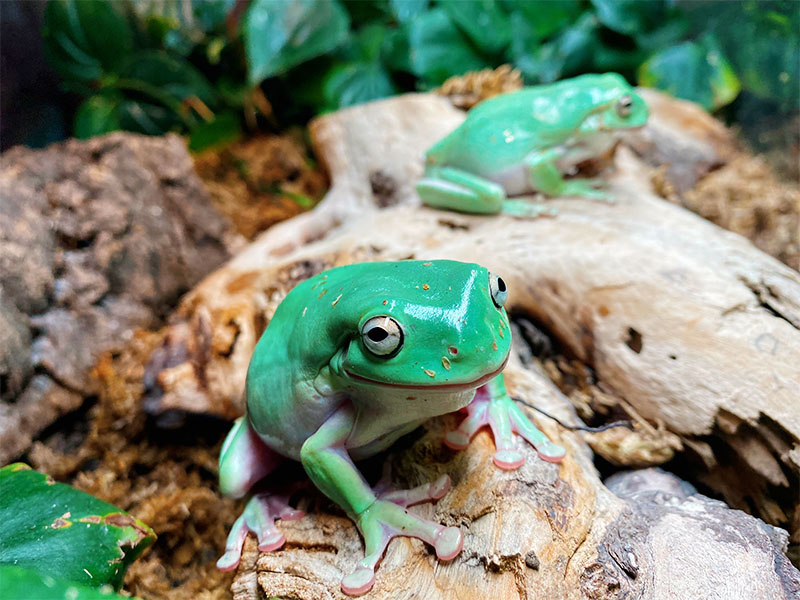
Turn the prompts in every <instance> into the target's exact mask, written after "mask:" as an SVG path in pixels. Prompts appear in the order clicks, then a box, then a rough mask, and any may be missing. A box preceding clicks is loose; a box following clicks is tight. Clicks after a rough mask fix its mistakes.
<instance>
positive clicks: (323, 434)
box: [300, 402, 463, 596]
mask: <svg viewBox="0 0 800 600" xmlns="http://www.w3.org/2000/svg"><path fill="white" fill-rule="evenodd" d="M355 416H356V413H355V409H354V408H353V406H352V404H351V403H350V402H347V403H345V404H344V405H342V406H341V407H340V408H339V409H338V410H337V411H336V412H335V413H334V414H333V415H332V416H331V417H329V418H328V420H327V421H325V423H324V424H323V425H322V426H321V427H320V428H319V429H318V430H317V432H316V433H315V434H314V435H313V436H311V437H310V438H308V440H306V442H305V444H303V447H302V449H301V451H300V460H301V461H302V463H303V467H304V468H305V470H306V472H307V473H308V475H309V476H310V477H311V480H312V481H313V482H314V483H315V484H316V486H317V487H318V488H319V489H320V490H321V491H322V492H323V493H324V494H325V495H326V496H328V497H329V498H330V499H331V500H333V501H334V502H336V503H337V504H338V505H339V506H341V507H342V508H343V509H344V510H345V512H346V513H347V515H348V516H349V517H350V518H351V519H353V521H355V523H356V525H357V526H358V529H359V531H360V532H361V535H362V536H363V537H364V545H365V548H366V550H365V556H364V559H363V560H361V561H360V562H359V563H358V567H357V568H356V570H355V571H354V572H353V573H351V574H350V575H347V576H346V577H345V578H344V579H343V580H342V591H343V592H344V593H345V594H350V595H353V596H358V595H361V594H364V593H366V592H367V591H369V590H370V589H371V588H372V585H373V584H374V582H375V565H376V564H377V563H378V561H379V560H380V559H381V556H383V553H384V551H385V550H386V546H387V545H388V543H389V540H391V539H392V538H393V537H396V536H398V535H405V536H411V537H417V538H420V539H421V540H423V541H425V542H427V543H429V544H431V545H432V546H433V547H434V549H435V550H436V555H437V556H438V557H439V558H440V559H442V560H449V559H451V558H453V557H455V556H456V555H457V554H458V553H459V552H460V551H461V546H462V544H463V537H462V535H461V531H460V530H459V529H458V528H457V527H443V526H441V525H439V524H437V523H433V522H431V521H426V520H424V519H421V518H419V517H417V516H416V515H413V514H411V513H409V512H408V511H407V510H405V507H406V506H408V505H410V504H415V503H417V502H423V501H425V500H429V499H438V498H440V497H441V496H443V495H444V494H445V493H446V492H447V490H448V489H449V487H450V486H449V483H450V482H449V479H447V478H446V477H445V478H440V479H439V480H437V481H436V482H435V483H433V484H426V485H423V486H419V487H417V488H414V489H413V490H407V491H406V492H387V493H384V494H381V495H380V496H377V495H376V494H375V492H374V491H373V490H372V489H370V487H369V485H368V484H367V482H366V481H365V480H364V478H363V477H362V475H361V473H359V471H358V469H356V466H355V465H354V464H353V461H352V459H351V458H350V455H349V454H348V452H347V449H346V448H345V441H346V440H347V438H348V436H349V435H350V432H351V431H352V429H353V425H354V424H355Z"/></svg>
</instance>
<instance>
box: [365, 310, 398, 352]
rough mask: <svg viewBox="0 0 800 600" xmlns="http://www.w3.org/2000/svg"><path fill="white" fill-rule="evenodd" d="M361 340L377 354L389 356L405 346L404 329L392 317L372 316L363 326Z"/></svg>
mask: <svg viewBox="0 0 800 600" xmlns="http://www.w3.org/2000/svg"><path fill="white" fill-rule="evenodd" d="M361 340H362V341H363V342H364V346H365V347H366V349H367V350H369V351H370V352H371V353H372V354H374V355H375V356H381V357H383V358H389V357H390V356H393V355H395V354H397V353H398V352H399V351H400V348H401V347H402V346H403V330H402V328H401V327H400V324H399V323H398V322H397V321H395V320H394V319H393V318H392V317H387V316H385V315H382V316H379V317H372V318H371V319H370V320H368V321H367V322H366V323H364V326H363V327H362V328H361Z"/></svg>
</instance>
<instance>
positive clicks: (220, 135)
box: [189, 111, 242, 152]
mask: <svg viewBox="0 0 800 600" xmlns="http://www.w3.org/2000/svg"><path fill="white" fill-rule="evenodd" d="M241 137H242V122H241V121H240V119H239V116H238V115H237V114H236V113H235V112H233V111H225V112H223V113H220V114H218V115H216V117H215V118H214V120H213V121H209V122H208V123H205V122H203V123H201V124H200V125H197V126H196V127H194V128H192V131H191V133H190V134H189V150H191V151H192V152H200V151H202V150H207V149H209V148H221V147H224V146H227V145H229V144H231V143H233V142H235V141H236V140H238V139H239V138H241Z"/></svg>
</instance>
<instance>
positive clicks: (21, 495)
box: [0, 463, 155, 597]
mask: <svg viewBox="0 0 800 600" xmlns="http://www.w3.org/2000/svg"><path fill="white" fill-rule="evenodd" d="M0 540H2V544H0V566H3V567H11V566H13V567H19V568H23V569H26V570H29V571H33V572H35V573H39V574H40V575H46V576H48V577H51V578H53V579H54V580H58V581H63V582H69V583H77V584H81V585H85V586H89V587H99V586H102V585H105V584H108V585H110V586H112V587H114V588H119V586H120V585H121V584H122V578H123V577H124V575H125V571H126V570H127V569H128V567H129V566H130V564H131V563H132V562H133V561H134V560H135V559H136V558H137V557H138V556H139V555H140V554H141V553H142V552H143V551H144V550H145V549H146V548H147V547H148V546H149V545H150V544H152V543H153V541H154V540H155V534H154V533H153V531H152V530H151V529H150V528H149V527H148V526H147V525H145V524H144V523H142V522H141V521H138V520H137V519H134V518H133V517H131V516H130V515H129V514H127V513H125V512H122V511H120V510H119V509H118V508H116V507H114V506H112V505H110V504H107V503H106V502H103V501H101V500H98V499H97V498H95V497H93V496H90V495H89V494H86V493H84V492H81V491H79V490H76V489H75V488H73V487H70V486H68V485H64V484H63V483H56V482H54V481H53V480H52V479H50V478H49V477H48V476H47V475H44V474H43V473H39V472H37V471H32V470H31V469H30V467H28V466H27V465H24V464H22V463H16V464H12V465H8V466H6V467H3V468H2V469H0ZM27 597H33V596H27Z"/></svg>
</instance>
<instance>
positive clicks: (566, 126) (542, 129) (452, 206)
mask: <svg viewBox="0 0 800 600" xmlns="http://www.w3.org/2000/svg"><path fill="white" fill-rule="evenodd" d="M647 118H648V109H647V105H646V104H645V102H644V100H643V99H642V97H641V96H639V95H638V94H637V93H636V91H635V90H634V89H633V88H632V87H631V86H630V85H629V84H628V83H627V82H626V81H625V79H623V78H622V76H621V75H618V74H617V73H605V74H602V75H596V74H590V75H581V76H580V77H574V78H572V79H565V80H563V81H559V82H557V83H553V84H549V85H542V86H535V87H529V88H525V89H522V90H519V91H517V92H511V93H508V94H503V95H501V96H496V97H494V98H491V99H489V100H485V101H484V102H481V103H480V104H479V105H477V106H476V107H475V108H473V109H472V110H471V111H470V112H469V114H468V115H467V118H466V120H465V121H464V122H463V123H462V124H461V125H460V126H459V127H458V128H456V129H455V130H454V131H453V132H452V133H450V134H449V135H448V136H446V137H445V138H443V139H441V140H439V141H438V142H437V143H436V144H434V145H433V146H432V147H431V148H430V149H429V150H428V152H427V153H426V155H425V163H426V164H425V175H424V177H423V178H422V179H421V180H420V181H419V183H418V184H417V192H418V193H419V195H420V198H421V199H422V202H423V203H424V204H427V205H428V206H433V207H436V208H446V209H449V210H456V211H460V212H467V213H479V214H492V213H499V212H506V213H510V214H517V215H526V214H527V215H528V216H532V215H534V214H536V213H537V212H542V206H541V205H536V204H527V203H525V202H522V201H518V200H508V196H515V195H519V194H525V193H530V192H534V191H538V192H541V193H543V194H546V195H548V196H582V197H588V198H597V199H601V200H609V197H608V195H607V194H606V192H604V191H603V190H601V189H597V187H598V185H599V184H602V182H598V181H595V180H589V179H564V177H563V174H565V173H569V172H571V171H572V170H573V169H574V168H575V166H576V165H577V164H579V163H581V162H583V161H585V160H587V159H591V158H596V157H598V156H600V155H601V154H603V153H605V152H606V151H607V150H609V149H610V148H611V147H612V146H613V145H614V144H615V143H616V141H617V138H618V134H619V132H620V131H622V130H625V129H630V128H634V127H641V126H642V125H644V124H645V123H646V122H647Z"/></svg>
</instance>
